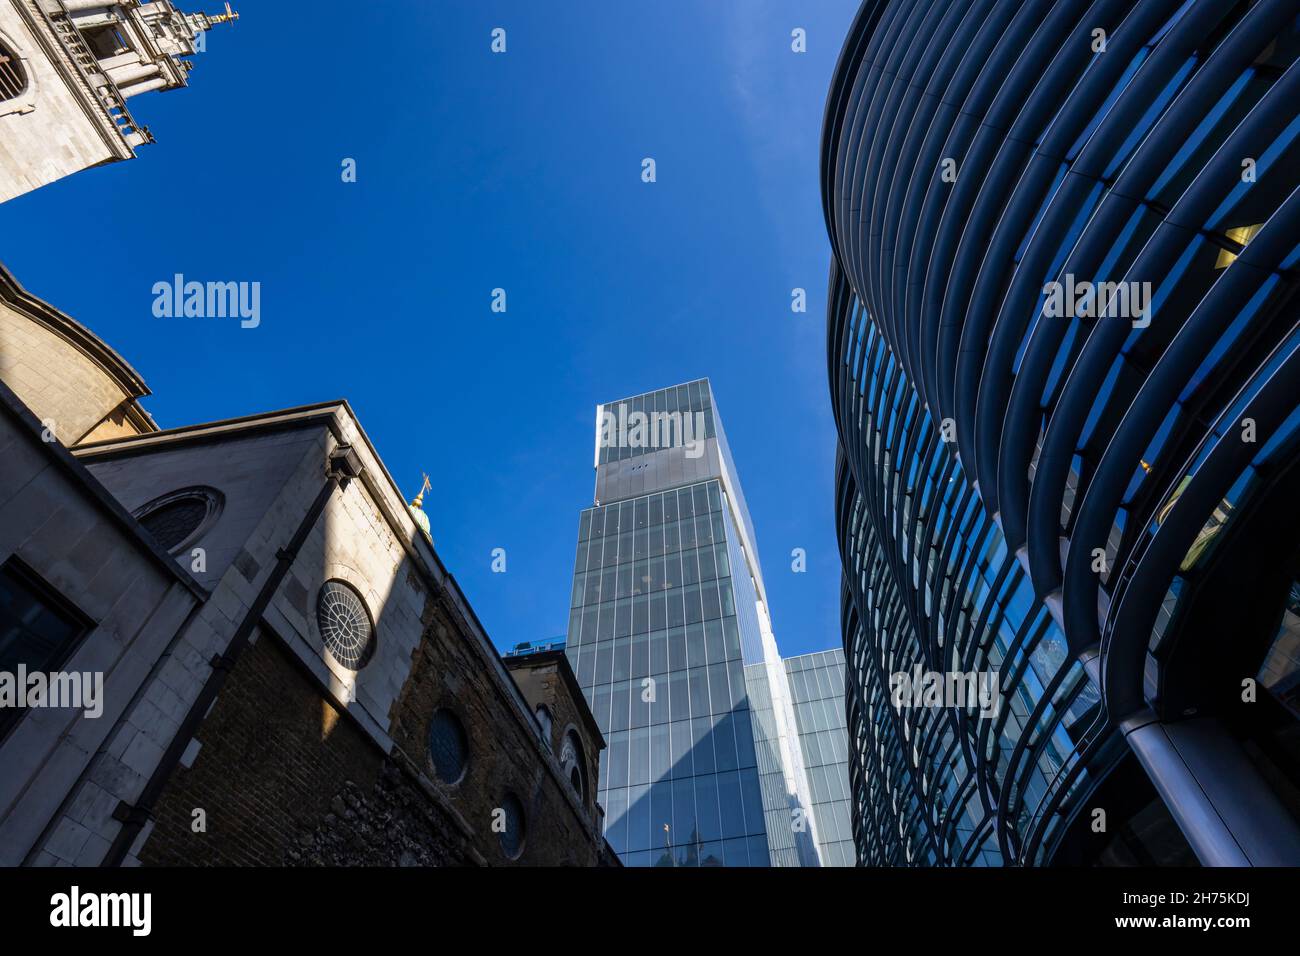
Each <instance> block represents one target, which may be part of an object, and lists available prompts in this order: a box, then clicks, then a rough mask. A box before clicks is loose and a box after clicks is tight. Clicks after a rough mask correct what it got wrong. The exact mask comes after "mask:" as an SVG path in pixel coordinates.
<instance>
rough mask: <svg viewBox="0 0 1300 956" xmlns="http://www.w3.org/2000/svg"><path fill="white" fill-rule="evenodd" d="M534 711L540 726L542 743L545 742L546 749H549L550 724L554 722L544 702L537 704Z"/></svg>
mask: <svg viewBox="0 0 1300 956" xmlns="http://www.w3.org/2000/svg"><path fill="white" fill-rule="evenodd" d="M534 713H536V714H537V723H538V724H540V725H541V728H542V743H544V744H546V749H547V750H550V749H551V726H552V725H553V723H554V722H553V721H552V720H551V712H550V710H549V709H548V708H547V706H546V705H545V704H538V705H537V710H536V711H534Z"/></svg>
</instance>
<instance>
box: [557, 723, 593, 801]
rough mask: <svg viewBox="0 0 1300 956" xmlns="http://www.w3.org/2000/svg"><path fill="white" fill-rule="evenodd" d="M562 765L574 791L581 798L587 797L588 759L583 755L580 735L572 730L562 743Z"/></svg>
mask: <svg viewBox="0 0 1300 956" xmlns="http://www.w3.org/2000/svg"><path fill="white" fill-rule="evenodd" d="M560 767H561V768H563V770H564V776H565V777H566V778H567V779H568V781H569V785H570V786H572V787H573V791H574V793H576V794H577V795H578V799H579V800H585V799H586V798H587V760H586V758H585V757H584V756H583V752H582V741H581V740H579V739H578V735H577V734H576V733H574V732H573V731H572V730H570V731H569V732H568V733H566V734H565V735H564V743H563V744H561V745H560Z"/></svg>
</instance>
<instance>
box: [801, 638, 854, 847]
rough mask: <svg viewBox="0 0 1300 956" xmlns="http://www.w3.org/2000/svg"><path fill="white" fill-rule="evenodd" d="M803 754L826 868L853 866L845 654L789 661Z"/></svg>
mask: <svg viewBox="0 0 1300 956" xmlns="http://www.w3.org/2000/svg"><path fill="white" fill-rule="evenodd" d="M785 674H786V678H787V679H788V680H789V683H790V701H791V703H792V704H793V705H794V717H795V723H796V725H797V726H798V729H799V749H800V750H801V751H802V752H803V766H804V774H805V775H806V776H807V778H808V789H809V793H810V795H811V797H812V809H813V816H814V817H815V818H816V820H817V849H818V851H819V853H820V856H821V861H822V866H853V865H854V863H855V858H856V854H855V853H854V849H853V824H852V814H851V810H850V806H851V804H850V796H849V750H848V743H849V738H848V727H847V725H846V723H845V716H844V652H843V651H842V650H840V649H839V648H838V647H833V648H831V649H830V650H828V651H817V652H815V653H813V654H802V655H800V656H799V657H787V658H786V659H785Z"/></svg>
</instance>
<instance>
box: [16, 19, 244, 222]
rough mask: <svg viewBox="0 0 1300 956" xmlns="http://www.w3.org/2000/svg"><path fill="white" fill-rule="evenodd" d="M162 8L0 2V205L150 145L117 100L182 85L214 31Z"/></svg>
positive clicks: (149, 138) (204, 21)
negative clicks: (207, 33) (139, 147)
mask: <svg viewBox="0 0 1300 956" xmlns="http://www.w3.org/2000/svg"><path fill="white" fill-rule="evenodd" d="M238 17H239V14H237V13H235V12H234V11H232V10H231V9H230V5H229V4H226V12H225V13H222V14H219V15H216V16H208V15H207V14H203V13H194V14H185V13H181V12H180V11H178V10H177V9H176V8H175V7H174V6H173V5H172V3H171V2H170V0H155V2H152V3H142V2H140V0H117V2H112V0H0V202H3V201H5V200H8V199H12V198H13V197H15V196H20V195H22V194H23V193H26V192H30V191H31V190H33V189H37V188H39V187H40V186H44V185H45V184H46V183H51V182H54V181H55V180H56V179H62V178H63V177H64V176H67V175H70V174H71V173H75V172H79V171H80V170H83V169H89V168H90V167H92V166H100V165H103V164H105V163H112V162H117V161H119V160H123V159H132V158H134V157H135V149H136V147H137V146H139V145H141V144H143V143H152V142H153V137H152V136H151V135H150V133H149V130H148V129H147V128H146V127H144V126H141V125H140V124H139V123H137V122H136V120H135V118H134V117H133V116H132V115H131V110H130V109H129V108H128V106H127V100H129V99H131V98H132V97H134V96H137V95H138V94H140V93H147V92H150V91H152V90H170V89H175V88H177V87H180V86H185V85H186V82H187V75H188V73H189V71H190V69H191V68H192V66H193V64H192V63H191V61H190V60H188V59H185V57H189V56H192V55H193V54H194V53H195V52H198V51H201V50H202V49H203V41H202V37H203V35H204V34H205V33H206V31H208V30H210V29H211V28H212V26H213V25H214V24H217V23H223V22H226V21H230V20H234V19H237V18H238Z"/></svg>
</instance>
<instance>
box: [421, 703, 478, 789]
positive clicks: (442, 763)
mask: <svg viewBox="0 0 1300 956" xmlns="http://www.w3.org/2000/svg"><path fill="white" fill-rule="evenodd" d="M429 759H430V760H431V761H432V762H433V770H434V773H436V774H437V775H438V779H439V780H441V781H442V782H443V783H460V781H461V780H462V779H463V778H464V776H465V768H466V766H467V765H468V764H469V738H468V737H466V736H465V728H464V726H463V725H462V724H461V722H460V720H459V719H457V717H456V715H455V714H453V713H452V712H451V711H449V710H440V711H438V712H437V713H436V714H434V715H433V720H431V721H429Z"/></svg>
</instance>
